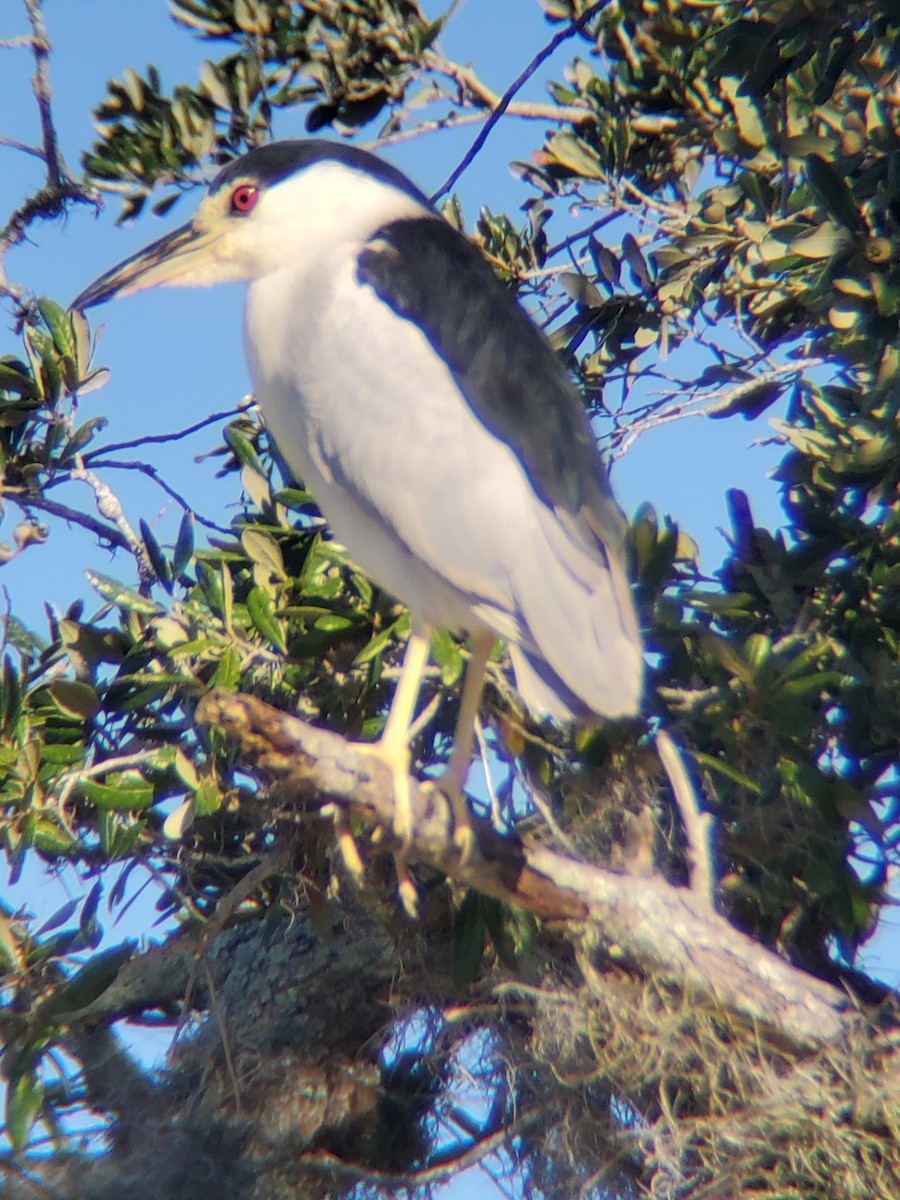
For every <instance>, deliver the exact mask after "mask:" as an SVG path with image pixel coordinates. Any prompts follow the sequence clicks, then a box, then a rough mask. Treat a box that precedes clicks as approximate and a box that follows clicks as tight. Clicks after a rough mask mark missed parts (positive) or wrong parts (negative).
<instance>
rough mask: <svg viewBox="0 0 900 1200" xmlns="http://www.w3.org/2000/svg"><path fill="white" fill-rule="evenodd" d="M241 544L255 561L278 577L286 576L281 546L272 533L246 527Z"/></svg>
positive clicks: (283, 577)
mask: <svg viewBox="0 0 900 1200" xmlns="http://www.w3.org/2000/svg"><path fill="white" fill-rule="evenodd" d="M241 545H242V546H243V547H244V549H245V550H246V552H247V555H248V557H249V558H251V559H252V560H253V562H257V563H260V564H261V565H262V566H264V567H266V568H267V569H268V570H269V571H271V573H272V574H273V575H275V576H276V577H277V578H278V579H285V578H286V575H285V571H284V559H283V558H282V556H281V547H280V546H279V545H278V543H277V542H276V541H275V539H274V538H273V537H272V535H271V534H270V533H263V532H262V531H261V530H258V529H245V530H244V532H243V533H242V534H241Z"/></svg>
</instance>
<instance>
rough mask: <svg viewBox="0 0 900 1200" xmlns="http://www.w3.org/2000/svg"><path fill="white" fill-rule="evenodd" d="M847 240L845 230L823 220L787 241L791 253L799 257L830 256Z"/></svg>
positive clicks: (844, 244) (844, 245)
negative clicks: (813, 227)
mask: <svg viewBox="0 0 900 1200" xmlns="http://www.w3.org/2000/svg"><path fill="white" fill-rule="evenodd" d="M848 242H849V237H848V235H847V232H846V230H844V229H839V228H838V227H837V225H834V224H832V222H831V221H823V222H822V224H821V225H817V226H816V228H815V229H809V230H807V231H806V232H805V233H799V234H797V236H796V237H795V238H792V239H791V241H790V242H789V243H788V250H789V251H790V253H791V254H799V255H800V257H801V258H832V257H833V256H834V255H835V254H837V253H838V252H839V251H840V250H843V249H844V248H845V247H846V246H847V244H848Z"/></svg>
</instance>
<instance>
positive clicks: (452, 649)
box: [431, 629, 465, 687]
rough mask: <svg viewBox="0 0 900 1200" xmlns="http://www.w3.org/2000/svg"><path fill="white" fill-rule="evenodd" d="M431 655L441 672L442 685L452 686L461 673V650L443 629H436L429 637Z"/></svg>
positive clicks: (462, 666)
mask: <svg viewBox="0 0 900 1200" xmlns="http://www.w3.org/2000/svg"><path fill="white" fill-rule="evenodd" d="M431 657H432V658H433V659H434V662H435V665H436V666H437V668H438V670H439V671H440V674H441V683H442V684H443V685H444V687H452V686H453V684H454V683H456V681H457V680H458V679H459V677H460V676H461V675H462V673H463V669H464V665H465V664H464V663H463V656H462V652H461V651H460V648H459V646H457V644H456V642H455V641H454V640H453V638H452V637H451V636H450V634H449V633H447V631H446V630H444V629H439V630H437V631H436V632H435V633H434V634H433V635H432V638H431Z"/></svg>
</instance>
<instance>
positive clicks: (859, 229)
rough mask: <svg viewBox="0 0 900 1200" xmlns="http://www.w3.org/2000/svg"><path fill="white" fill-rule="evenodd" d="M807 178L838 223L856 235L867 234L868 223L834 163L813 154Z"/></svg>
mask: <svg viewBox="0 0 900 1200" xmlns="http://www.w3.org/2000/svg"><path fill="white" fill-rule="evenodd" d="M806 176H807V178H808V179H809V182H810V183H811V184H812V185H813V187H814V188H815V189H816V191H817V192H818V193H819V196H820V198H821V200H822V203H823V204H824V205H825V207H826V208H827V209H828V211H829V212H830V213H831V215H832V216H833V217H834V218H835V220H836V221H840V223H841V224H842V225H843V226H845V227H846V228H847V229H851V230H853V231H854V232H855V233H865V232H866V223H865V221H864V220H863V218H862V215H861V214H860V211H859V208H858V207H857V204H856V201H855V199H854V198H853V193H852V192H851V191H850V188H849V186H848V184H847V181H846V179H844V177H843V176H842V175H840V174H839V173H838V171H837V169H836V168H835V167H834V166H833V164H832V163H830V162H828V161H827V160H826V159H824V158H822V157H821V155H819V154H811V155H810V156H809V158H808V159H807V160H806Z"/></svg>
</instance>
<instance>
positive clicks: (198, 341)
mask: <svg viewBox="0 0 900 1200" xmlns="http://www.w3.org/2000/svg"><path fill="white" fill-rule="evenodd" d="M425 7H426V10H427V11H430V12H432V13H437V12H438V11H439V6H437V5H435V4H426V5H425ZM510 7H511V5H510V0H463V3H462V4H461V5H460V9H459V12H458V15H457V16H456V18H455V19H454V21H453V23H452V24H451V26H450V28H449V30H448V31H447V33H446V35H445V37H444V38H443V45H444V49H445V51H446V53H447V54H448V56H450V57H451V58H456V59H457V60H458V61H463V62H468V61H471V62H472V63H473V65H474V66H475V68H476V70H477V71H478V73H479V74H480V76H481V77H482V78H483V79H484V81H485V82H486V83H488V84H489V85H490V86H491V87H493V88H494V89H495V90H496V91H497V92H502V91H503V90H504V89H505V88H506V86H507V85H508V84H509V82H510V80H511V79H512V78H514V77H515V76H516V75H517V74H518V73H519V72H520V71H521V70H522V68H523V67H524V66H525V65H526V64H527V62H528V61H529V60H530V58H531V57H532V55H533V54H534V53H535V52H536V50H537V49H538V48H539V47H540V46H541V45H543V44H544V42H545V41H546V40H547V38H548V28H547V26H546V24H545V23H544V21H543V18H542V16H541V12H540V9H539V7H538V5H537V3H536V0H518V3H517V5H516V17H515V22H514V26H513V28H512V30H511V29H510V25H511V22H510V20H509V12H510ZM45 9H46V19H47V23H48V28H49V32H50V37H51V40H52V42H53V45H54V53H53V57H52V60H51V74H52V82H53V87H54V92H55V97H54V99H55V116H56V122H57V127H58V132H59V136H60V141H61V145H62V148H63V152H64V154H65V155H66V158H67V159H68V162H69V165H70V167H72V168H73V170H77V168H78V164H79V158H80V153H81V151H82V150H83V149H84V148H85V147H87V146H88V145H89V144H90V142H91V141H92V139H93V132H92V126H91V115H90V112H91V108H92V107H93V106H94V105H95V104H96V103H97V102H98V101H99V100H100V98H101V97H102V96H103V94H104V91H105V81H106V79H107V78H108V77H110V76H120V75H121V72H122V70H123V69H124V68H125V67H127V66H133V67H135V68H137V69H138V70H143V68H144V67H145V65H146V64H147V63H148V62H153V63H155V64H156V65H157V66H158V67H159V68H160V70H161V71H162V75H163V81H164V83H165V84H166V85H168V86H171V85H173V84H175V83H177V82H179V81H181V80H187V81H193V80H194V79H195V78H196V72H197V67H198V65H199V63H200V62H201V61H202V59H203V58H205V57H207V56H214V55H215V54H216V53H217V48H216V46H215V44H206V43H200V42H198V41H195V40H194V39H192V38H191V37H190V36H189V34H188V33H187V32H186V31H185V30H183V29H180V28H179V27H177V26H176V25H175V24H174V23H173V22H172V21H171V20H170V18H169V16H168V12H167V5H166V4H165V3H164V2H163V0H128V2H127V3H125V2H123V0H46V3H45ZM25 31H26V23H25V18H24V13H23V12H21V11H20V6H19V5H18V4H17V3H7V4H5V5H4V6H3V12H2V24H0V37H9V36H13V35H15V34H18V33H24V32H25ZM574 52H576V44H575V43H569V44H568V45H567V46H564V47H563V48H562V49H561V51H560V52H558V53H557V55H556V57H555V58H554V60H553V62H552V65H551V72H552V73H553V74H555V75H556V77H559V76H560V75H561V71H562V66H563V64H564V63H565V62H566V61H567V60H568V58H569V57H570V56H571V55H572V53H574ZM0 56H2V57H0V68H2V69H0V134H2V135H4V136H6V137H9V138H14V139H17V140H20V141H22V142H26V143H30V144H35V143H37V142H38V141H39V132H38V126H37V117H36V111H35V107H34V104H33V102H32V99H31V92H30V85H29V75H30V71H31V66H32V64H31V59H30V57H29V55H28V53H27V51H24V50H0ZM545 78H546V72H542V74H540V75H538V76H537V78H536V79H534V80H532V81H531V82H530V83H529V85H528V86H527V87H526V89H525V91H524V92H523V93H522V96H523V98H528V97H532V98H543V96H544V89H543V80H544V79H545ZM540 129H541V127H540V126H539V125H538V126H535V125H534V124H533V123H526V122H521V121H515V120H504V121H502V122H501V123H500V125H499V126H498V127H497V128H496V129H495V130H494V132H493V134H492V136H491V138H490V139H489V141H488V143H487V145H486V147H485V149H484V150H483V151H482V153H481V154H480V156H479V158H478V159H477V161H476V163H475V165H474V166H473V167H471V168H470V169H469V171H468V172H467V173H466V175H465V176H464V177H463V179H462V180H461V182H460V184H459V185H458V191H459V193H460V195H461V198H462V201H463V205H464V209H465V212H466V217H467V221H468V223H469V224H470V225H471V224H472V223H473V221H474V219H475V216H476V213H477V206H478V204H480V203H484V204H487V205H488V206H489V207H490V208H491V209H492V210H494V211H495V212H500V211H507V212H509V213H510V214H511V215H513V216H515V215H516V210H517V208H518V205H519V204H520V203H521V202H522V200H523V199H524V193H523V192H522V190H521V189H520V187H519V185H518V184H517V183H516V181H515V180H514V179H513V177H512V176H511V174H510V172H509V170H508V166H507V164H508V162H509V160H510V159H511V158H517V157H525V156H526V155H527V153H528V152H529V151H530V150H531V149H533V148H534V147H535V146H536V145H537V144H538V140H539V136H540ZM476 131H477V126H468V127H466V128H464V129H461V130H457V131H454V132H452V133H442V134H437V135H433V136H431V137H428V138H425V139H421V140H417V141H414V142H408V143H405V144H404V145H401V146H397V147H394V148H392V149H391V150H389V151H388V152H387V156H388V157H390V158H391V159H392V160H393V161H394V162H396V163H397V165H398V166H400V167H401V168H403V169H404V170H406V171H407V172H408V173H409V174H410V175H412V176H413V177H414V178H415V179H416V181H417V182H418V183H419V184H420V185H421V186H422V187H423V189H424V190H425V191H426V192H428V191H431V190H434V189H435V188H436V187H437V186H438V185H439V184H440V183H441V182H442V181H443V179H444V178H445V177H446V175H447V174H448V172H449V170H450V168H451V167H452V166H453V165H455V163H456V162H457V161H458V159H459V158H461V156H462V154H463V153H464V151H465V149H466V148H467V147H468V145H469V144H470V142H471V140H472V139H473V138H474V136H475V133H476ZM278 132H279V134H280V135H281V136H302V135H303V132H304V131H303V117H302V114H301V113H299V112H297V113H294V114H289V115H288V116H287V117H286V118H282V120H281V123H280V126H279V129H278ZM40 181H41V170H40V164H39V163H38V162H37V160H35V159H31V158H28V157H27V156H25V155H23V154H20V153H17V152H15V151H13V150H10V149H7V148H4V147H2V146H0V212H2V213H4V214H5V213H7V212H9V211H11V209H12V208H13V207H15V205H16V204H18V203H19V202H20V201H21V200H22V199H23V198H24V196H25V195H26V194H28V193H29V192H30V191H31V190H33V189H34V188H35V187H36V186H38V185H39V183H40ZM190 210H191V201H190V200H188V201H186V202H183V203H182V204H180V205H179V206H178V207H177V209H176V210H175V211H174V212H172V213H170V214H169V215H168V217H167V218H165V219H163V220H159V219H156V218H153V217H151V216H149V215H147V216H145V217H143V218H142V219H141V220H139V221H138V222H137V223H136V224H134V225H132V226H130V227H125V228H121V227H117V226H115V225H114V217H115V215H116V212H117V204H116V202H115V200H114V199H113V200H112V201H111V202H110V203H109V204H108V205H107V206H106V208H105V209H104V211H103V212H102V213H101V214H100V216H99V217H95V216H94V215H93V213H92V212H91V211H90V210H89V209H87V208H78V209H75V210H74V211H73V212H72V213H71V214H70V215H69V217H68V218H67V219H66V220H65V221H59V222H56V223H45V224H41V225H38V226H35V227H33V228H32V230H31V231H30V241H29V243H28V244H27V245H25V246H23V247H21V248H18V249H16V250H14V251H13V252H11V253H10V254H9V256H8V258H7V263H6V267H7V271H8V274H9V275H10V277H11V278H13V279H14V280H16V281H17V282H18V283H20V284H23V285H24V286H25V287H27V288H28V289H30V290H31V291H33V292H34V293H36V294H45V295H48V296H50V297H52V298H54V299H56V300H57V301H58V302H60V303H66V302H67V301H68V300H70V299H71V298H72V297H73V296H74V295H76V294H77V293H78V292H79V291H80V290H81V289H82V288H83V287H84V286H85V284H87V283H88V282H89V281H90V280H91V279H93V278H95V277H96V276H97V275H98V274H99V273H100V272H101V271H103V270H105V269H106V268H108V267H109V266H111V265H112V264H113V263H115V262H118V261H119V260H120V259H122V258H124V257H126V256H127V255H128V254H130V253H131V252H132V251H133V250H135V249H137V248H138V247H140V246H141V245H143V244H145V243H147V242H149V241H151V240H153V239H155V238H157V237H159V236H160V235H161V234H162V233H164V232H166V231H167V230H168V229H170V228H172V227H173V226H174V225H176V224H178V223H181V222H182V221H184V220H186V219H187V216H188V215H189V213H190ZM551 229H552V237H553V239H554V240H555V239H557V238H559V237H561V236H563V234H564V233H565V232H566V230H565V229H564V227H563V225H562V224H561V223H560V222H559V219H555V221H554V224H553V225H552V226H551ZM241 305H242V289H241V288H240V287H238V286H234V287H225V288H219V289H215V290H214V291H204V292H192V291H180V290H172V291H158V292H152V291H151V292H148V293H144V294H141V295H139V296H137V297H134V298H133V299H130V300H127V301H123V302H121V303H116V304H113V305H110V306H109V307H107V308H104V309H102V310H94V314H93V320H94V321H95V322H102V323H103V324H104V325H105V327H106V328H105V333H104V336H103V338H102V341H101V346H100V350H99V354H98V363H102V364H104V365H106V366H108V367H110V368H111V371H112V376H111V381H110V383H109V385H108V386H107V387H105V388H104V389H102V390H100V391H96V392H93V393H90V394H89V395H87V396H85V397H84V400H83V402H82V404H81V407H80V416H81V418H82V419H87V418H88V417H90V416H93V415H95V414H104V415H106V416H108V417H109V418H110V425H109V427H108V429H107V430H106V432H105V434H104V435H103V438H104V440H110V441H120V440H124V439H129V438H134V437H138V436H140V435H142V434H146V433H152V432H165V431H169V430H171V429H173V428H177V427H180V426H184V425H187V424H190V423H192V422H194V421H196V420H199V419H201V418H202V417H203V416H205V415H206V414H207V413H209V412H211V411H215V410H220V409H227V408H229V407H231V406H232V405H234V404H235V403H237V402H238V401H239V400H240V399H241V398H242V397H243V396H244V395H245V394H246V392H247V391H248V390H249V383H248V378H247V373H246V368H245V366H244V358H243V351H242V345H241ZM11 324H12V322H11V320H9V319H7V321H6V322H5V328H4V334H5V336H4V337H3V339H2V349H0V353H6V352H10V351H14V350H15V349H16V346H17V343H16V339H15V338H14V336H13V333H12V330H11ZM679 365H680V367H681V368H682V370H685V369H687V368H689V366H690V363H689V361H688V362H687V364H686V363H685V360H684V358H682V360H681V362H680V364H679ZM768 432H769V431H768V426H767V424H766V422H765V420H763V421H760V422H756V423H753V424H748V423H745V422H743V421H741V420H731V421H716V422H712V421H708V420H703V419H696V420H689V421H682V422H677V423H675V424H672V425H668V426H665V427H663V428H661V429H659V430H658V431H656V432H654V433H651V434H648V435H646V436H645V437H643V438H642V439H640V440H639V441H638V443H637V444H636V446H635V447H634V448H633V450H632V451H631V452H630V453H629V454H628V455H627V456H626V458H625V459H624V460H623V461H622V462H621V463H620V464H618V466H617V468H616V472H615V476H614V484H615V487H616V491H617V494H618V497H619V499H620V501H621V503H622V504H623V506H624V507H625V508H626V509H627V510H629V511H633V510H634V509H635V508H636V507H637V506H638V505H639V504H640V503H642V502H643V501H649V502H650V503H652V504H653V505H654V506H655V507H656V508H657V509H658V510H659V511H660V512H661V513H671V514H672V515H674V516H675V517H676V519H678V520H679V522H680V523H681V524H682V525H683V527H684V528H685V529H686V530H687V531H688V532H689V533H691V534H692V535H693V536H694V537H695V539H697V540H698V542H699V543H700V546H701V550H702V556H703V566H704V568H705V569H706V570H707V571H711V570H713V569H714V568H715V566H716V564H717V562H718V561H719V559H720V557H721V554H722V551H723V549H724V546H723V543H722V541H721V537H720V535H719V534H718V533H717V529H718V527H719V526H723V525H725V524H726V512H725V500H724V496H725V491H726V489H727V488H729V487H740V488H743V489H744V490H746V491H747V492H748V493H749V495H750V497H751V501H752V504H753V508H754V513H755V516H756V519H757V521H758V522H759V523H761V524H769V525H775V524H778V523H779V522H780V519H781V516H780V509H779V506H778V501H777V494H776V490H775V487H774V485H773V484H772V483H771V481H770V480H769V479H768V478H767V473H768V472H769V471H770V470H771V469H772V467H773V466H774V465H775V463H776V462H777V460H778V458H779V452H778V450H777V448H772V447H767V448H754V447H753V446H752V443H753V442H754V441H756V440H757V439H760V438H764V437H765V436H766V435H767V433H768ZM216 440H217V438H216V435H215V432H214V431H208V432H207V433H206V434H204V435H201V436H200V437H199V438H197V439H196V440H195V441H194V442H193V443H192V444H191V446H190V447H189V448H188V449H187V450H185V449H184V448H179V449H176V450H166V451H164V452H160V455H159V457H158V458H157V459H156V461H157V462H158V464H159V465H160V466H161V468H162V470H163V472H164V473H166V472H167V473H168V475H169V477H170V478H171V479H172V480H173V481H177V483H178V486H179V489H180V490H181V491H182V493H183V494H184V495H186V496H187V498H188V499H189V500H190V501H191V502H192V503H193V504H194V505H195V506H196V507H197V508H198V509H199V510H200V511H201V512H204V513H205V514H207V515H210V516H213V517H218V518H220V519H221V518H222V516H223V515H224V514H226V510H227V505H228V504H229V503H231V502H233V501H234V499H235V498H236V495H235V491H236V480H235V477H234V476H232V477H230V478H229V479H226V480H224V481H217V480H215V478H214V473H215V469H216V464H215V463H214V462H213V463H199V464H198V463H195V462H193V461H192V455H194V454H198V453H201V452H202V451H204V450H206V449H209V448H210V447H211V446H212V445H214V444H215V441H216ZM108 482H109V483H110V484H111V486H113V487H114V489H115V490H116V491H117V493H118V495H119V497H120V499H121V500H122V502H123V505H124V507H125V511H126V515H127V516H128V517H129V519H130V520H131V521H132V523H133V524H134V525H135V526H136V524H137V521H138V519H139V517H141V516H144V517H145V518H146V519H148V520H149V521H150V523H151V525H154V526H155V528H156V530H157V533H158V536H159V537H160V539H161V540H166V539H171V538H173V537H174V533H175V530H176V529H177V524H178V520H179V518H180V514H179V512H178V511H177V509H176V508H175V506H174V505H172V504H171V503H170V502H169V501H167V500H166V498H165V497H164V496H163V494H162V493H161V492H159V491H158V490H157V489H155V488H154V487H153V486H152V485H151V484H149V483H148V482H147V481H145V480H142V479H138V478H135V477H134V476H132V475H121V476H115V477H113V476H109V477H108ZM77 486H78V485H74V484H73V485H71V487H72V489H73V491H72V492H70V497H71V502H72V503H85V502H86V497H85V496H84V495H77V494H76V493H75V491H74V489H75V488H76V487H77ZM60 498H62V496H60ZM14 523H15V519H12V520H10V519H9V518H8V519H7V525H6V527H5V528H4V530H3V532H2V533H0V538H4V539H8V538H9V531H10V528H11V526H12V524H14ZM87 561H89V562H90V563H91V564H92V565H93V566H95V567H97V568H98V569H100V570H105V571H108V572H109V573H111V574H113V575H116V574H118V575H119V576H120V577H122V578H124V579H129V578H131V576H132V574H133V564H132V563H131V562H130V561H129V560H127V559H124V558H120V559H119V560H117V561H115V562H110V559H109V555H107V554H104V553H102V552H99V551H98V550H97V549H96V547H95V546H94V545H93V543H92V542H91V540H90V539H89V538H87V537H86V536H85V535H83V534H82V533H81V532H80V531H78V530H72V531H67V530H65V529H63V528H60V527H57V528H55V529H54V531H53V533H52V535H51V538H50V540H49V542H48V543H47V544H46V545H45V546H44V547H35V548H32V549H30V550H29V551H28V552H27V553H25V554H23V555H21V556H20V557H19V558H18V559H16V560H15V561H14V562H13V563H11V564H9V565H8V566H5V567H4V568H3V569H2V571H0V585H3V586H5V587H6V588H7V589H8V592H9V595H10V599H11V602H12V607H13V610H14V611H15V612H16V613H17V614H18V615H20V616H21V617H23V618H24V619H26V620H28V621H33V622H34V623H35V625H36V626H37V627H40V605H41V602H42V601H43V600H45V599H48V598H49V599H51V600H52V601H53V602H54V603H55V604H56V605H58V606H59V607H64V606H65V605H66V604H68V603H69V602H70V600H71V599H73V598H74V597H75V596H77V595H80V594H89V593H88V591H87V588H86V585H85V584H84V581H83V576H82V570H83V567H84V565H85V563H86V562H87ZM34 899H35V902H36V904H38V905H39V898H38V897H34ZM57 903H58V899H56V898H54V899H53V901H52V902H51V901H48V904H49V905H50V907H51V908H52V907H55V905H56V904H57ZM891 924H893V922H892V921H891V920H890V918H889V920H888V921H887V922H885V925H886V927H889V926H890V925H891ZM897 957H898V955H897V947H896V938H894V939H893V940H888V939H886V938H881V939H879V940H878V942H877V943H876V944H875V945H873V947H872V949H871V950H870V953H869V956H868V958H869V962H870V963H871V964H872V965H873V966H874V967H875V969H876V970H877V971H878V973H880V974H881V975H882V976H883V977H885V978H886V979H888V981H889V982H895V983H896V982H898V981H900V971H898V968H897Z"/></svg>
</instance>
